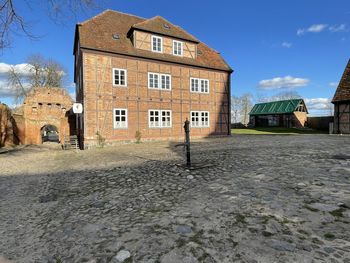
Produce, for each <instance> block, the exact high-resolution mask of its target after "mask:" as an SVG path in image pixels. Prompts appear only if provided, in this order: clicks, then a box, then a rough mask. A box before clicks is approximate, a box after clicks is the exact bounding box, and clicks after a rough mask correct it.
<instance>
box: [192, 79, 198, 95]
mask: <svg viewBox="0 0 350 263" xmlns="http://www.w3.org/2000/svg"><path fill="white" fill-rule="evenodd" d="M191 91H192V92H199V79H195V78H191Z"/></svg>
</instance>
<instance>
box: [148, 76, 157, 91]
mask: <svg viewBox="0 0 350 263" xmlns="http://www.w3.org/2000/svg"><path fill="white" fill-rule="evenodd" d="M148 87H149V88H150V89H159V74H157V73H148Z"/></svg>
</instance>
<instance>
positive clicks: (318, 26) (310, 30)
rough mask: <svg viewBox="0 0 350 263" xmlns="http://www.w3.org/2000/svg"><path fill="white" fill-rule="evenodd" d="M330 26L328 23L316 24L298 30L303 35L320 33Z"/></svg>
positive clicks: (299, 34)
mask: <svg viewBox="0 0 350 263" xmlns="http://www.w3.org/2000/svg"><path fill="white" fill-rule="evenodd" d="M327 27H328V25H327V24H314V25H311V26H310V27H308V28H299V29H298V30H297V35H298V36H302V35H304V34H306V33H320V32H322V31H324V30H325V29H326V28H327Z"/></svg>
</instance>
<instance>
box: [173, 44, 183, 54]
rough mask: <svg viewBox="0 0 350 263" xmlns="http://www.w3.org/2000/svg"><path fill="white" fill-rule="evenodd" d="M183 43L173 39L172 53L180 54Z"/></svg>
mask: <svg viewBox="0 0 350 263" xmlns="http://www.w3.org/2000/svg"><path fill="white" fill-rule="evenodd" d="M182 54H183V43H182V42H181V41H177V40H173V55H176V56H182Z"/></svg>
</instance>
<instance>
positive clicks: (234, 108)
mask: <svg viewBox="0 0 350 263" xmlns="http://www.w3.org/2000/svg"><path fill="white" fill-rule="evenodd" d="M252 99H253V95H252V94H250V93H245V94H243V95H242V96H240V97H237V96H232V97H231V116H232V120H231V121H232V123H239V122H241V123H243V124H248V122H249V112H250V110H251V109H252V107H253V102H252Z"/></svg>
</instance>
